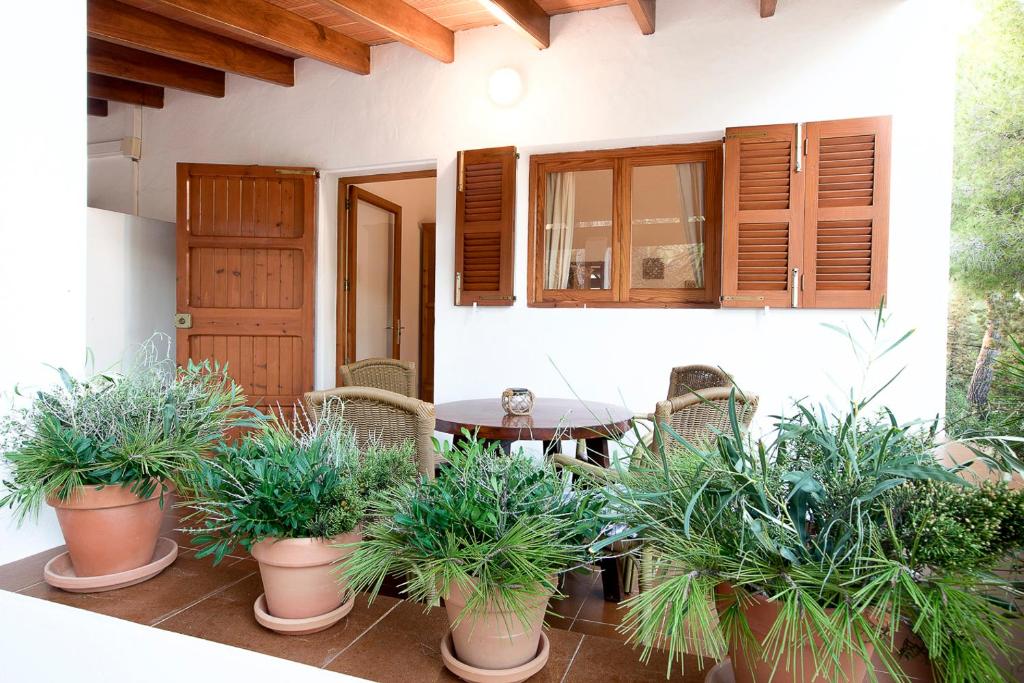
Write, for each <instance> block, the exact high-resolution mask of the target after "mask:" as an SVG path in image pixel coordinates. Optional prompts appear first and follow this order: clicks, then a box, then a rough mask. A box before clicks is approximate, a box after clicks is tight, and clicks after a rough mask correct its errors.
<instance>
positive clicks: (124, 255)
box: [86, 208, 175, 371]
mask: <svg viewBox="0 0 1024 683" xmlns="http://www.w3.org/2000/svg"><path fill="white" fill-rule="evenodd" d="M87 230H88V232H87V242H86V258H87V266H86V345H87V346H88V348H89V350H90V351H91V353H92V359H93V363H94V368H95V369H96V370H97V371H101V370H108V369H111V368H115V367H116V366H117V365H118V364H119V363H120V362H121V361H122V360H124V359H125V358H126V357H130V355H131V353H132V352H133V351H134V350H135V349H136V348H138V346H139V344H141V343H142V342H144V341H146V340H147V339H149V338H150V337H151V336H153V334H154V333H160V334H162V335H165V336H166V338H167V339H168V340H170V343H171V345H172V346H171V352H172V353H173V339H174V332H175V330H174V304H175V291H174V279H175V277H174V276H175V251H174V239H175V227H174V223H167V222H165V221H158V220H153V219H149V218H139V217H138V216H131V215H128V214H124V213H118V212H115V211H104V210H102V209H92V208H90V209H88V229H87ZM163 343H164V342H161V344H163Z"/></svg>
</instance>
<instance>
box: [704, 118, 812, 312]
mask: <svg viewBox="0 0 1024 683" xmlns="http://www.w3.org/2000/svg"><path fill="white" fill-rule="evenodd" d="M798 142H799V135H798V127H797V124H783V125H775V126H747V127H743V128H728V129H726V131H725V188H724V199H725V220H724V222H723V226H722V237H723V242H722V265H723V270H722V305H723V306H728V307H734V308H747V307H760V306H776V307H791V306H796V305H797V304H798V303H799V302H798V301H797V300H796V299H797V298H798V296H795V295H794V291H793V279H794V278H793V274H794V269H799V268H800V267H801V260H802V256H803V255H802V253H801V248H800V245H801V239H802V237H803V235H802V233H803V230H802V228H803V212H804V206H803V190H804V180H803V178H804V174H803V173H802V172H800V171H799V170H798V163H797V162H798V160H799V144H798ZM796 294H797V295H798V293H796Z"/></svg>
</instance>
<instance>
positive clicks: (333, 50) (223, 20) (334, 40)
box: [126, 0, 370, 74]
mask: <svg viewBox="0 0 1024 683" xmlns="http://www.w3.org/2000/svg"><path fill="white" fill-rule="evenodd" d="M126 1H127V2H128V4H130V5H136V6H137V7H140V8H141V9H146V10H149V11H152V12H156V13H157V14H160V15H163V16H165V17H167V18H168V19H174V20H177V21H183V22H185V23H186V24H191V25H193V26H198V27H202V28H206V29H209V30H211V31H214V32H217V33H224V34H230V35H232V36H234V37H236V38H238V39H239V40H242V41H244V42H247V43H248V42H252V43H258V44H260V45H262V46H263V47H266V48H269V49H271V50H280V51H282V52H285V53H287V54H291V55H293V56H297V57H309V58H311V59H316V60H318V61H321V62H325V63H327V64H330V65H331V66H336V67H338V68H341V69H345V70H347V71H352V72H354V73H357V74H368V73H370V46H369V45H367V44H366V43H361V42H359V41H358V40H355V39H353V38H350V37H348V36H346V35H345V34H344V33H340V32H338V31H335V30H332V29H329V28H326V27H325V26H322V25H321V24H318V23H316V22H313V21H310V20H309V19H306V18H305V17H303V16H300V15H298V14H295V13H294V12H289V11H288V10H286V9H282V8H281V7H278V6H277V5H275V4H272V3H270V2H267V1H266V0H216V2H210V0H126Z"/></svg>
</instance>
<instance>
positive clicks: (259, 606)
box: [252, 593, 356, 636]
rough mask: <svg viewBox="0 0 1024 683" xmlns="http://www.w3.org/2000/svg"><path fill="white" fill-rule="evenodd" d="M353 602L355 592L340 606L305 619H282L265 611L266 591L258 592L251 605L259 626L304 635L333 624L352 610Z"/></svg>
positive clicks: (354, 601)
mask: <svg viewBox="0 0 1024 683" xmlns="http://www.w3.org/2000/svg"><path fill="white" fill-rule="evenodd" d="M355 604H356V594H355V593H353V594H352V597H350V598H349V599H348V600H347V601H346V602H343V603H342V604H341V607H338V608H337V609H333V610H331V611H330V612H328V613H327V614H321V615H320V616H316V617H306V618H305V619H282V618H280V617H275V616H273V615H272V614H270V612H268V611H267V598H266V593H260V597H258V598H256V602H255V604H253V606H252V611H253V614H255V615H256V621H258V622H259V624H260V626H264V627H266V628H269V629H270V630H271V631H277V632H278V633H283V634H284V635H286V636H304V635H307V634H309V633H316V632H317V631H323V630H324V629H328V628H330V627H332V626H334V625H335V624H337V623H338V622H339V621H341V620H342V619H344V618H345V616H346V615H347V614H348V613H349V612H351V611H352V607H354V606H355Z"/></svg>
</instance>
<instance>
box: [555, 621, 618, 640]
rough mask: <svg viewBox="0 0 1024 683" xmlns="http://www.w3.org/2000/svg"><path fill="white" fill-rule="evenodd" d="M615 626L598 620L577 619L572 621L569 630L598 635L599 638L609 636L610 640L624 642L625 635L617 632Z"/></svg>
mask: <svg viewBox="0 0 1024 683" xmlns="http://www.w3.org/2000/svg"><path fill="white" fill-rule="evenodd" d="M615 628H616V627H615V626H613V625H612V624H602V623H601V622H599V621H587V620H586V619H577V620H575V621H574V622H573V623H572V627H571V628H570V629H569V630H570V631H573V632H575V633H583V634H585V635H588V636H598V637H601V638H609V639H611V640H618V641H621V642H625V640H626V638H627V635H626V634H624V633H619V632H618V631H616V630H615Z"/></svg>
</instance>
